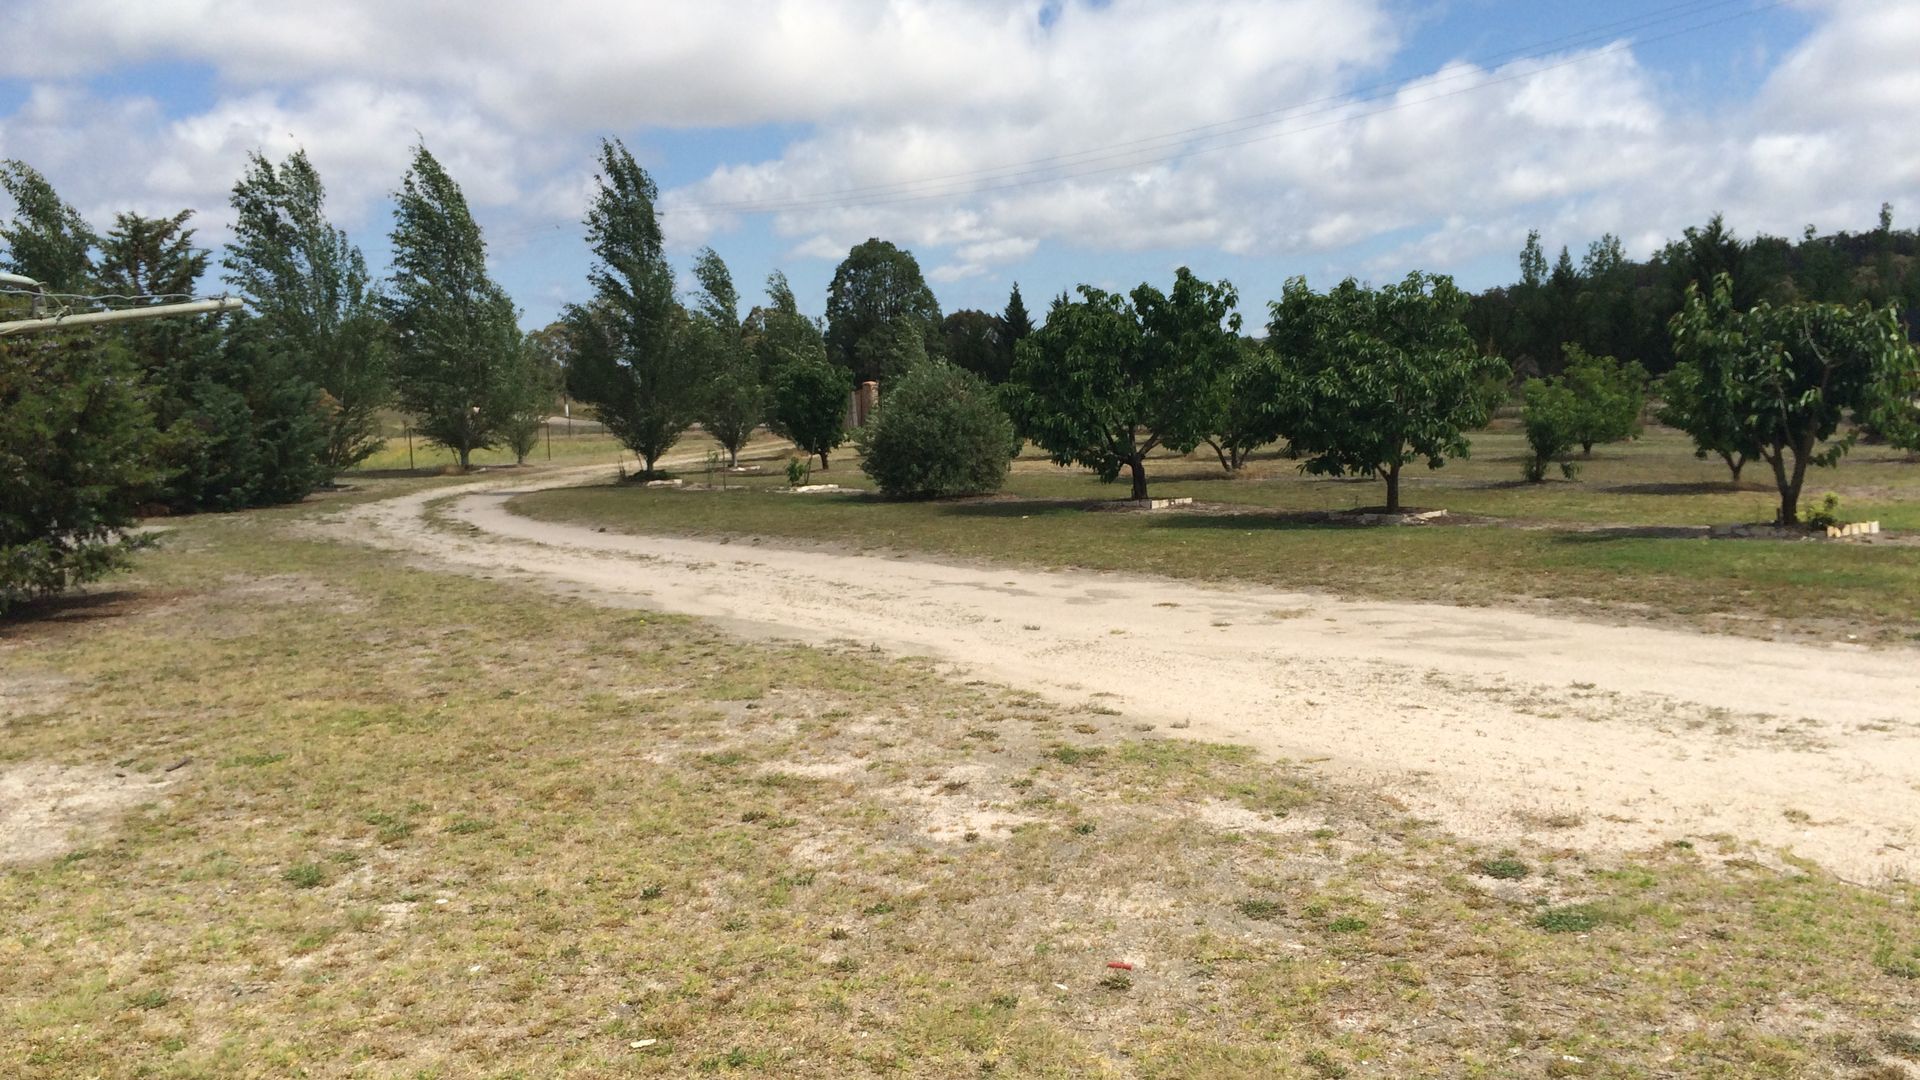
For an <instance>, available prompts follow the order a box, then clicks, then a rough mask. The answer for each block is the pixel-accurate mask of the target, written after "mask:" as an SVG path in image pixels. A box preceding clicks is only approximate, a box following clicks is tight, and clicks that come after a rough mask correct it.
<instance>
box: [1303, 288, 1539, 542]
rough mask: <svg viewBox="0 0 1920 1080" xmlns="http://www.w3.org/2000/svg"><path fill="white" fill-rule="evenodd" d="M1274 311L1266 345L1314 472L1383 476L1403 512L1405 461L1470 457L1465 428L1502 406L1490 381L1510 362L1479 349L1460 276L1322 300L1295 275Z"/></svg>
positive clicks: (1391, 502) (1339, 291)
mask: <svg viewBox="0 0 1920 1080" xmlns="http://www.w3.org/2000/svg"><path fill="white" fill-rule="evenodd" d="M1271 307H1272V313H1273V319H1272V322H1271V323H1270V324H1269V325H1268V331H1267V340H1268V342H1269V343H1270V344H1271V345H1272V347H1273V348H1274V349H1275V351H1276V352H1277V353H1278V355H1279V356H1280V358H1281V361H1282V363H1283V364H1284V365H1285V367H1286V370H1287V374H1288V379H1287V382H1288V383H1289V392H1288V393H1287V394H1286V395H1284V396H1283V397H1282V398H1281V399H1280V400H1278V401H1277V402H1275V409H1276V411H1277V412H1278V413H1280V420H1281V423H1280V429H1281V431H1282V433H1283V434H1285V435H1286V436H1287V438H1288V439H1290V440H1291V441H1292V443H1293V445H1294V447H1295V448H1296V449H1297V450H1299V451H1300V452H1301V453H1302V454H1303V455H1305V457H1306V463H1305V464H1304V466H1303V468H1305V470H1306V471H1307V472H1309V473H1314V474H1318V475H1328V476H1346V475H1350V474H1351V475H1359V476H1378V477H1382V478H1384V479H1385V480H1386V483H1387V506H1386V509H1387V512H1389V513H1398V512H1399V510H1400V471H1401V469H1402V468H1403V467H1404V466H1405V465H1407V464H1409V463H1411V462H1414V461H1420V460H1425V461H1426V463H1427V467H1428V468H1432V469H1438V468H1440V467H1441V466H1442V465H1444V464H1446V461H1447V459H1448V458H1449V457H1465V456H1466V455H1467V452H1468V440H1467V436H1466V433H1467V432H1468V431H1469V430H1471V429H1473V428H1477V427H1480V426H1481V425H1483V424H1485V423H1486V422H1487V418H1488V416H1489V414H1490V412H1491V403H1490V401H1489V400H1488V395H1487V393H1486V390H1485V386H1486V384H1487V381H1488V379H1489V377H1491V376H1494V375H1500V374H1503V373H1504V372H1505V370H1506V363H1505V361H1503V360H1501V359H1500V358H1498V357H1492V356H1483V355H1481V353H1480V351H1479V350H1478V349H1476V348H1475V347H1474V344H1473V340H1472V338H1471V337H1470V336H1469V335H1468V333H1467V328H1466V327H1465V325H1463V324H1462V322H1461V316H1462V315H1463V314H1464V312H1465V309H1466V298H1465V297H1464V296H1462V295H1461V293H1460V291H1459V290H1458V289H1457V288H1455V287H1454V284H1453V279H1451V278H1449V277H1446V276H1444V275H1429V274H1422V273H1418V272H1416V273H1413V274H1409V275H1408V276H1407V278H1406V280H1404V281H1402V282H1400V283H1399V284H1397V285H1388V286H1385V287H1383V288H1379V289H1374V288H1371V287H1368V286H1364V285H1361V284H1360V283H1358V282H1356V281H1354V280H1353V279H1352V278H1348V279H1347V280H1346V281H1344V282H1342V283H1341V284H1340V285H1338V286H1336V287H1335V288H1334V289H1333V290H1332V291H1330V292H1328V293H1326V294H1324V295H1323V294H1320V293H1316V292H1314V291H1313V290H1312V289H1310V288H1308V287H1307V283H1306V280H1305V279H1304V278H1294V279H1292V280H1290V281H1288V282H1287V284H1286V287H1285V289H1284V291H1283V293H1282V295H1281V299H1280V300H1278V301H1276V302H1275V303H1273V304H1272V305H1271Z"/></svg>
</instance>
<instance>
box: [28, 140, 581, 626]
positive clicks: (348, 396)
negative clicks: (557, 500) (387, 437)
mask: <svg viewBox="0 0 1920 1080" xmlns="http://www.w3.org/2000/svg"><path fill="white" fill-rule="evenodd" d="M0 186H4V188H5V190H6V192H7V194H8V196H9V197H10V198H11V201H12V202H13V205H14V213H13V216H12V217H11V218H10V219H9V220H7V221H6V222H4V223H0V245H3V246H0V268H4V269H5V270H7V271H8V272H10V273H14V274H20V275H23V276H26V277H30V278H33V279H35V280H37V281H40V282H42V283H44V284H45V286H46V287H47V289H48V290H49V291H50V292H51V293H52V294H54V296H53V302H54V303H57V304H62V305H70V306H75V307H80V308H82V309H84V307H85V305H86V304H87V303H89V302H90V301H91V300H93V299H95V298H100V297H106V298H110V299H109V301H108V302H109V303H111V304H112V305H113V306H127V305H135V306H138V305H143V304H146V305H158V304H164V303H167V302H170V301H173V300H178V299H181V298H184V297H186V296H190V295H192V294H194V293H197V292H200V291H202V290H203V289H204V290H206V291H230V292H231V293H233V294H235V295H238V296H240V297H241V298H242V299H244V300H245V301H246V307H245V309H244V310H243V311H241V312H239V313H236V314H234V315H232V316H228V317H224V318H221V319H204V318H200V319H165V320H154V321H150V322H141V323H135V324H130V325H128V326H125V327H121V328H116V329H112V330H98V331H91V332H86V331H79V332H71V331H70V332H62V333H59V334H47V335H31V336H17V337H9V338H6V339H4V340H0V446H4V448H5V449H4V451H0V452H3V453H4V455H5V456H4V458H0V467H4V469H5V472H6V475H7V476H8V477H9V478H10V479H9V488H8V491H7V498H6V502H5V505H4V506H3V507H0V511H4V512H0V606H4V605H6V604H8V603H11V602H15V601H18V600H19V599H22V598H24V597H29V596H33V595H40V594H44V593H48V592H53V591H58V590H59V589H61V588H64V587H66V586H68V585H70V584H72V583H74V582H76V581H80V580H85V579H87V578H89V577H93V576H97V574H98V573H100V572H102V571H103V570H104V569H106V568H108V567H110V566H112V565H114V564H115V563H116V562H117V561H118V560H119V559H120V558H121V557H123V556H124V554H125V552H126V550H128V548H129V546H130V544H129V541H127V540H126V538H125V536H124V531H125V529H126V527H127V526H129V525H131V524H132V523H133V521H134V520H135V518H136V514H137V513H139V512H142V511H148V510H151V509H152V508H155V507H162V508H165V509H168V510H173V511H192V510H231V509H238V508H241V507H248V506H258V505H266V504H272V503H281V502H290V501H294V500H297V499H300V498H302V497H304V496H305V495H307V494H308V493H309V492H311V491H312V490H313V489H314V488H315V487H317V486H319V485H321V484H324V483H326V482H328V481H329V480H330V479H331V478H332V477H333V476H334V475H336V474H337V473H338V472H340V471H341V470H343V469H347V468H350V467H352V466H353V465H355V464H358V463H359V462H361V461H364V460H365V459H366V458H367V456H368V455H370V454H371V453H373V452H374V450H376V449H377V448H378V447H379V446H380V445H382V441H383V440H382V433H381V431H380V412H381V410H383V409H385V408H387V407H389V406H397V407H398V408H400V409H403V410H404V411H406V412H407V413H409V414H410V415H412V416H413V417H414V418H415V420H416V422H417V423H418V424H419V426H420V429H421V431H422V432H423V433H425V434H426V435H428V436H429V437H430V438H433V439H435V440H438V441H440V442H442V443H444V444H446V445H447V446H449V447H452V448H453V449H454V450H455V451H456V453H457V454H458V455H459V457H460V460H461V463H462V464H463V465H465V464H466V463H467V461H468V459H469V455H470V454H471V452H472V451H473V450H474V449H476V448H478V447H481V446H491V445H499V444H501V443H508V444H511V445H513V446H514V448H515V449H516V451H517V452H518V453H519V454H521V455H522V456H523V457H524V455H525V454H526V453H527V452H528V451H529V450H531V448H532V445H533V435H534V432H535V431H536V430H537V425H538V423H539V419H540V418H541V417H543V416H544V415H545V414H546V410H547V408H548V406H549V405H550V403H551V401H552V399H553V395H554V392H555V387H554V384H553V380H552V378H551V377H550V375H549V373H548V371H547V369H545V368H544V367H543V365H542V364H541V363H540V359H539V357H538V355H537V354H536V353H535V352H534V351H533V350H530V349H528V348H527V347H526V343H525V342H524V341H523V340H522V336H521V334H520V331H519V329H518V325H517V323H518V320H517V312H515V310H514V308H513V305H512V303H511V302H510V301H509V300H508V298H507V296H506V294H505V293H504V291H502V290H501V289H500V287H499V286H498V285H497V284H495V283H494V282H493V281H492V279H491V278H490V277H489V276H488V274H487V271H486V266H485V260H486V251H485V246H484V244H483V243H482V241H481V238H480V232H479V229H478V227H477V226H475V224H474V222H473V219H472V216H471V214H470V213H469V212H468V209H467V206H466V202H465V200H464V198H463V197H462V195H461V193H460V189H459V187H458V185H456V184H455V183H454V182H453V181H452V179H451V178H450V177H448V176H447V174H446V171H445V170H444V169H443V168H441V166H440V164H439V162H438V161H436V160H435V159H434V157H433V155H432V154H430V153H429V152H428V151H427V150H426V148H424V147H420V148H417V149H416V150H415V153H414V157H413V161H412V164H411V167H410V168H409V169H408V171H407V173H406V175H405V177H404V178H403V180H402V182H401V185H400V190H399V191H398V192H397V194H396V211H395V219H394V226H393V232H392V236H391V239H392V247H393V259H394V265H393V271H392V274H391V276H390V277H389V278H388V279H386V280H385V281H383V282H376V281H374V280H373V278H372V276H371V275H370V274H369V272H368V270H367V265H366V260H365V259H364V257H363V256H362V255H361V253H360V251H359V249H358V248H356V247H355V246H354V245H353V244H352V243H351V242H350V241H349V240H348V238H347V236H346V234H345V233H344V232H343V231H341V230H340V229H338V228H335V227H334V226H333V225H332V224H331V223H330V222H329V221H328V220H327V217H326V213H325V189H324V186H323V185H322V183H321V180H320V177H319V174H318V173H317V171H316V170H315V169H314V168H313V165H312V163H311V162H310V161H308V159H307V158H306V155H305V154H303V153H295V154H293V155H292V156H290V157H288V158H287V159H286V160H284V161H282V162H278V163H276V162H272V161H269V160H267V159H266V158H265V157H263V156H261V155H258V154H256V155H253V156H252V157H251V158H250V159H249V161H248V164H247V168H246V171H245V172H244V173H243V175H242V176H241V178H240V179H239V181H238V182H237V183H236V184H235V185H234V188H233V192H232V206H233V210H234V228H233V237H232V240H231V241H230V242H229V243H228V244H227V246H226V247H225V249H224V250H223V251H222V252H221V253H220V259H219V268H220V277H221V281H222V284H223V286H224V289H220V290H213V289H207V287H206V286H204V285H203V284H202V281H203V278H204V277H205V276H206V275H207V274H208V272H209V270H210V268H211V267H212V265H213V254H212V253H211V252H208V251H206V250H204V249H202V248H200V247H198V246H197V245H196V244H195V243H194V231H193V229H192V228H191V226H190V225H189V222H190V221H191V217H192V215H191V212H190V211H182V212H181V213H178V214H174V215H171V216H168V217H161V218H151V217H145V216H142V215H138V214H120V215H116V217H115V219H114V222H113V225H112V226H111V228H109V229H107V230H106V231H104V232H99V231H96V230H95V229H94V228H93V227H92V226H91V225H90V224H89V223H88V222H87V221H86V220H85V218H84V217H82V215H81V214H80V213H79V212H78V211H77V210H75V209H74V208H73V207H72V206H71V205H69V204H68V203H66V202H65V201H64V200H62V199H61V198H60V196H59V194H58V193H57V192H56V191H55V190H54V188H53V187H52V185H51V184H49V183H48V182H47V180H46V179H45V177H43V176H41V175H40V174H39V173H38V172H36V171H35V170H34V169H32V168H31V167H30V166H28V165H26V164H24V163H22V162H18V161H8V162H5V163H4V164H3V165H0ZM26 303H27V300H26V298H25V297H24V296H22V295H19V294H17V293H16V294H12V295H10V296H8V297H7V298H6V299H5V301H4V306H5V307H7V308H10V309H13V310H24V308H25V306H26ZM16 476H17V477H20V478H21V481H20V483H19V484H17V485H16V484H14V483H13V482H12V479H11V478H13V477H16Z"/></svg>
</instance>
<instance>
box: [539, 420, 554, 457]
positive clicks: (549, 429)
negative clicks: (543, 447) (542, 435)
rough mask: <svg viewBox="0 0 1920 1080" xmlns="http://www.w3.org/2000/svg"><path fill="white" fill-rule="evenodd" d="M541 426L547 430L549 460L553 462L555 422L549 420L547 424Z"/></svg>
mask: <svg viewBox="0 0 1920 1080" xmlns="http://www.w3.org/2000/svg"><path fill="white" fill-rule="evenodd" d="M540 426H541V427H543V428H546V429H547V460H548V461H552V460H553V420H552V418H548V420H547V422H546V423H544V424H541V425H540Z"/></svg>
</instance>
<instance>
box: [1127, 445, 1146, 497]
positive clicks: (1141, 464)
mask: <svg viewBox="0 0 1920 1080" xmlns="http://www.w3.org/2000/svg"><path fill="white" fill-rule="evenodd" d="M1127 468H1128V469H1129V470H1130V471H1131V472H1132V473H1133V500H1134V501H1135V502H1144V501H1146V498H1147V460H1146V457H1145V456H1144V455H1142V456H1140V457H1136V458H1134V459H1133V460H1132V461H1129V462H1127Z"/></svg>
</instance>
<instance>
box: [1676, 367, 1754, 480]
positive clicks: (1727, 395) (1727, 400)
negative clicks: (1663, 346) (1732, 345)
mask: <svg viewBox="0 0 1920 1080" xmlns="http://www.w3.org/2000/svg"><path fill="white" fill-rule="evenodd" d="M1723 343H1724V342H1720V341H1716V342H1715V343H1714V344H1713V345H1712V346H1709V345H1708V343H1706V342H1702V341H1696V342H1695V343H1694V344H1693V345H1692V347H1691V348H1690V349H1689V350H1688V352H1689V355H1690V356H1691V359H1682V360H1681V361H1680V362H1679V363H1677V364H1675V365H1674V368H1673V370H1672V371H1669V372H1668V373H1667V374H1666V375H1664V376H1663V377H1661V379H1660V402H1661V404H1660V411H1659V413H1658V414H1657V416H1658V418H1659V420H1660V422H1661V423H1663V424H1665V425H1667V426H1668V427H1671V428H1678V429H1679V430H1681V431H1684V432H1686V433H1687V435H1688V437H1689V438H1691V439H1692V440H1693V456H1695V457H1698V458H1705V457H1706V456H1707V455H1708V454H1713V455H1715V456H1716V457H1718V458H1719V459H1720V460H1721V461H1722V462H1725V463H1726V466H1727V472H1728V473H1729V474H1730V477H1731V479H1730V480H1729V483H1731V484H1732V486H1733V487H1735V488H1738V487H1739V486H1740V473H1741V471H1742V470H1744V469H1745V468H1746V467H1747V462H1748V461H1750V460H1752V459H1754V458H1757V457H1759V456H1760V447H1759V445H1758V444H1757V443H1755V442H1754V441H1753V432H1752V430H1751V428H1750V426H1749V425H1748V424H1747V423H1746V419H1745V417H1743V416H1741V415H1740V413H1739V403H1738V401H1737V400H1736V398H1735V394H1734V391H1735V389H1736V387H1735V384H1734V382H1733V379H1732V377H1731V367H1732V364H1731V361H1730V357H1729V356H1728V354H1727V352H1726V351H1725V350H1723V349H1722V348H1720V347H1719V346H1720V345H1721V344H1723Z"/></svg>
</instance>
